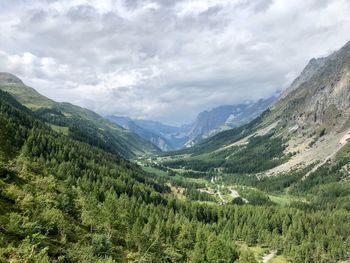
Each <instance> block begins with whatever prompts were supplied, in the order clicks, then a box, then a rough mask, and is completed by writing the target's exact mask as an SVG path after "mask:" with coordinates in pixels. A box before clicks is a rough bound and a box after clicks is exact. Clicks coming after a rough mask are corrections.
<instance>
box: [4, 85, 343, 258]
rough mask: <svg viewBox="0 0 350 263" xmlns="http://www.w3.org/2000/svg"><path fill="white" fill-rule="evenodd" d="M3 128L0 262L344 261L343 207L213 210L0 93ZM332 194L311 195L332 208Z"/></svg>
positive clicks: (212, 204)
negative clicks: (270, 257) (267, 256)
mask: <svg viewBox="0 0 350 263" xmlns="http://www.w3.org/2000/svg"><path fill="white" fill-rule="evenodd" d="M0 122H1V125H0V131H1V132H0V134H1V136H0V140H1V141H0V156H1V158H0V211H1V214H0V261H1V262H198V263H199V262H208V263H214V262H257V261H258V260H261V258H262V253H263V252H264V251H269V250H276V251H278V254H279V256H278V257H276V259H277V258H283V259H287V260H289V261H290V262H337V261H339V260H347V259H349V254H348V251H350V240H349V236H350V232H349V230H350V225H349V222H350V213H349V208H348V207H346V206H343V207H339V206H326V207H322V206H318V203H319V201H322V200H324V199H315V200H311V201H310V203H308V206H307V207H305V206H304V207H302V206H301V205H300V204H299V205H298V204H296V205H295V206H294V207H293V206H291V207H279V206H277V205H274V204H273V203H271V202H265V201H264V200H265V199H262V198H261V197H259V195H257V194H253V193H250V194H247V195H246V196H245V197H246V198H248V199H249V200H250V202H251V204H240V205H237V204H235V205H231V204H227V205H218V204H217V202H216V201H215V199H214V200H213V198H207V199H203V197H204V196H205V194H204V193H202V194H201V195H199V194H197V195H196V194H195V192H197V191H196V189H198V187H202V186H203V180H200V181H199V182H198V183H196V180H191V181H188V180H186V178H183V177H179V175H177V176H175V177H174V176H167V175H166V173H159V175H155V174H150V173H146V172H144V171H143V170H142V169H141V168H140V167H139V166H137V165H135V164H133V163H131V162H129V161H126V160H125V159H123V158H122V157H120V156H118V155H115V154H113V153H110V152H106V151H104V150H102V149H100V148H97V147H95V146H93V144H94V143H93V144H92V145H91V144H88V143H85V142H80V141H78V140H75V139H73V138H71V137H70V136H68V137H67V136H66V135H64V134H63V133H60V132H56V131H55V130H54V129H52V128H51V126H50V125H48V124H47V123H45V122H43V121H42V120H41V119H40V118H38V116H37V114H36V112H35V111H34V112H33V111H31V110H29V109H27V108H26V107H24V106H22V105H21V104H19V103H18V102H17V101H16V100H15V99H14V98H13V97H12V96H10V95H9V94H8V93H5V92H2V91H0ZM342 156H343V157H344V158H348V154H347V152H344V153H343V154H342ZM334 169H335V168H334ZM315 176H317V175H315ZM339 178H341V177H339ZM310 180H311V177H310ZM308 182H309V181H305V183H308ZM311 184H312V185H314V183H311ZM180 185H181V187H182V188H183V189H188V191H185V192H184V193H183V194H184V199H183V198H180V197H179V193H177V194H174V193H173V189H174V188H176V187H180ZM324 185H326V184H324ZM330 186H331V185H329V186H324V187H328V188H330ZM320 187H321V186H320ZM343 187H346V186H345V185H343ZM190 189H192V190H190ZM297 189H300V191H303V190H302V189H303V186H300V187H298V188H297ZM332 190H333V191H332V193H334V195H333V196H332V195H330V196H326V197H324V196H322V193H324V192H323V189H322V188H319V195H317V194H316V192H315V194H314V195H313V196H315V197H317V196H320V198H327V200H332V199H333V200H336V198H337V197H336V196H337V195H336V193H337V191H339V190H341V189H336V188H335V187H333V188H332ZM193 191H194V192H193ZM315 191H316V189H315ZM345 198H346V197H345ZM200 200H206V201H200ZM254 200H256V201H255V202H254ZM259 200H260V201H259ZM346 202H347V199H344V197H342V198H340V199H339V202H338V204H346ZM328 203H330V204H332V202H328ZM326 204H327V203H326ZM330 211H331V212H330ZM242 243H243V244H244V245H242Z"/></svg>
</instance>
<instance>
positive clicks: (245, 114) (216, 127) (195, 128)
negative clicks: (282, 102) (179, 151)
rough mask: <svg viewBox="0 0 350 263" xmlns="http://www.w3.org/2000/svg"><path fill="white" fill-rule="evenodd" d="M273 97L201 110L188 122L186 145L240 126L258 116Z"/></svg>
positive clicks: (271, 101)
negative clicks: (192, 120)
mask: <svg viewBox="0 0 350 263" xmlns="http://www.w3.org/2000/svg"><path fill="white" fill-rule="evenodd" d="M275 100H276V98H275V97H271V98H268V99H261V100H259V101H257V102H254V103H246V104H238V105H227V106H220V107H216V108H214V109H212V110H210V111H204V112H201V113H200V114H199V115H198V116H197V118H196V120H195V121H194V122H193V123H192V124H190V125H189V126H190V127H189V130H188V131H187V136H188V138H189V140H188V141H187V143H186V145H187V146H190V145H193V144H195V143H197V142H199V141H201V140H203V139H205V138H207V137H209V136H212V135H214V134H215V133H218V132H220V131H223V130H228V129H232V128H235V127H239V126H242V125H244V124H246V123H248V122H249V121H251V120H253V119H254V118H256V117H257V116H259V115H260V114H261V113H262V112H263V111H264V110H266V109H267V108H268V107H269V106H270V105H271V104H272V103H273V102H274V101H275Z"/></svg>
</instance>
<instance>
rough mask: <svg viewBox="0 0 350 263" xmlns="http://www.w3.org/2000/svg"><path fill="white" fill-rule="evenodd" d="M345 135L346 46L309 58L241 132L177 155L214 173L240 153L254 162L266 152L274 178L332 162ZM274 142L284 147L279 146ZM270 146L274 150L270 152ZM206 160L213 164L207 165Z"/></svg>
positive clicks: (349, 71)
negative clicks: (288, 83)
mask: <svg viewBox="0 0 350 263" xmlns="http://www.w3.org/2000/svg"><path fill="white" fill-rule="evenodd" d="M264 136H265V137H264ZM349 137H350V42H349V43H347V44H346V45H345V46H344V47H343V48H341V49H340V50H339V51H337V52H335V53H333V54H331V55H330V56H328V57H326V58H321V59H312V60H311V61H310V63H309V64H308V65H307V66H306V68H305V69H304V70H303V72H302V73H301V75H300V76H299V77H298V78H297V79H296V80H295V81H294V82H293V83H292V85H291V86H290V87H289V88H288V89H287V90H286V92H285V93H284V94H283V95H282V96H281V97H280V99H279V100H278V101H277V102H276V103H275V104H274V105H273V106H272V107H271V108H270V109H269V110H268V111H266V112H265V113H264V114H263V115H262V116H261V117H259V118H258V119H256V120H254V121H253V122H251V123H249V124H248V125H246V126H243V127H242V128H239V129H233V130H230V131H224V132H221V133H218V134H217V135H215V136H213V137H211V138H209V139H207V140H205V141H204V142H202V143H199V144H197V145H195V146H194V147H192V148H191V149H188V150H184V151H180V152H178V153H177V154H178V155H179V156H184V154H185V156H187V157H186V158H187V160H186V162H179V165H182V166H184V163H185V164H186V165H188V166H189V167H190V166H193V164H194V163H195V164H196V165H197V166H198V167H202V168H203V167H209V168H211V169H212V168H220V167H225V166H228V163H230V165H231V166H230V167H231V168H232V163H235V161H236V159H237V158H238V159H239V157H240V152H242V151H247V149H250V152H249V153H246V154H250V155H251V157H252V158H257V159H256V160H258V159H259V156H264V158H265V157H267V156H266V155H269V154H270V157H271V158H270V159H267V160H266V162H270V165H267V166H266V167H265V168H266V169H264V171H263V172H264V173H267V174H278V173H281V172H286V171H288V170H290V169H293V168H300V167H306V166H308V165H316V163H322V162H325V161H327V160H330V159H332V158H333V157H334V156H335V154H336V153H337V152H338V151H339V150H340V149H341V148H342V147H343V146H345V145H346V144H347V139H348V138H349ZM254 138H255V139H254ZM277 139H278V140H280V144H283V147H282V148H278V147H277V146H278V145H277V142H278V141H276V140H277ZM250 146H251V147H250ZM253 146H254V147H253ZM272 146H273V147H274V148H275V149H277V150H278V151H277V150H271V149H272V148H271V147H272ZM281 150H283V154H281ZM180 158H182V157H180ZM186 158H185V159H186ZM235 158H236V159H235ZM209 160H211V162H212V165H207V164H208V162H209ZM213 160H215V162H214V161H213ZM186 165H185V166H186ZM205 165H207V166H205ZM237 165H238V164H237ZM261 165H262V164H261ZM261 165H260V166H261ZM192 168H193V167H192ZM259 172H262V171H261V169H260V170H259Z"/></svg>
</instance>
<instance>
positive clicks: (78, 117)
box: [0, 73, 158, 159]
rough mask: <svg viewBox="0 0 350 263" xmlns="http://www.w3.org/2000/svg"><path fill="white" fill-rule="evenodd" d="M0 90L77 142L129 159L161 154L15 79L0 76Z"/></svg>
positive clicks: (94, 116)
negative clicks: (86, 143) (90, 144)
mask: <svg viewBox="0 0 350 263" xmlns="http://www.w3.org/2000/svg"><path fill="white" fill-rule="evenodd" d="M0 89H1V90H3V91H6V92H9V93H10V94H11V95H13V96H14V97H15V98H16V99H17V100H18V101H19V102H20V103H22V104H23V105H25V106H26V107H28V108H29V109H31V110H33V111H34V113H35V114H36V116H37V117H39V118H40V119H42V120H43V121H45V122H47V123H49V124H51V125H53V127H54V128H55V129H56V130H58V131H61V132H63V133H68V134H69V136H70V137H72V138H74V139H77V140H80V141H84V142H88V143H93V144H94V145H96V146H98V147H100V148H102V149H105V150H108V151H110V152H113V153H118V154H121V155H122V156H124V157H126V158H129V159H131V158H134V157H136V156H137V155H144V154H148V153H155V152H157V151H158V148H157V147H156V146H154V145H153V144H151V143H150V142H148V141H146V140H144V139H142V138H141V137H139V136H137V135H136V134H134V133H131V132H129V131H128V130H125V129H123V128H121V127H120V126H117V125H115V124H112V123H110V122H108V121H107V120H105V119H104V118H103V117H101V116H99V115H98V114H96V113H94V112H92V111H90V110H87V109H84V108H81V107H78V106H75V105H72V104H70V103H58V102H55V101H53V100H51V99H48V98H46V97H45V96H43V95H41V94H39V93H38V92H37V91H35V90H34V89H33V88H31V87H28V86H26V85H25V84H24V83H23V82H22V81H21V80H20V79H19V78H17V77H16V76H14V75H11V74H8V73H0Z"/></svg>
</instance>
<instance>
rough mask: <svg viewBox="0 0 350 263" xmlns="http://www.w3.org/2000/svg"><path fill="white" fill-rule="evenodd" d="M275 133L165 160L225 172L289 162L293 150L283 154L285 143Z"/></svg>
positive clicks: (245, 171)
mask: <svg viewBox="0 0 350 263" xmlns="http://www.w3.org/2000/svg"><path fill="white" fill-rule="evenodd" d="M274 135H275V134H274V133H273V132H272V133H270V134H266V135H262V136H254V137H252V138H250V139H249V140H248V143H247V145H245V146H235V147H230V148H229V149H226V150H220V151H218V152H215V153H210V154H203V155H201V156H195V155H193V156H192V157H187V158H183V159H181V158H179V159H175V160H170V161H166V162H164V164H165V165H166V166H168V167H172V168H184V169H191V170H195V171H201V172H208V171H213V170H215V168H220V169H222V170H223V171H224V172H225V173H237V174H251V173H259V172H263V171H266V170H269V169H271V168H273V167H276V166H278V165H280V164H282V163H284V162H286V161H287V160H288V159H289V158H290V157H291V156H292V154H291V153H289V154H287V155H285V154H284V149H285V148H286V145H285V143H284V141H283V139H281V138H280V137H274Z"/></svg>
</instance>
